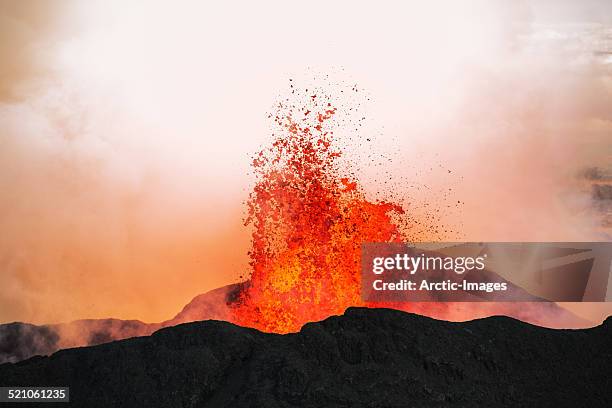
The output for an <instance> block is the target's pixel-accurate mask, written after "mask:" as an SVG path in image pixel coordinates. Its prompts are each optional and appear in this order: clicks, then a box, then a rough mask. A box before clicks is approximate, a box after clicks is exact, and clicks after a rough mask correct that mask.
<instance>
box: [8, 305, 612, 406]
mask: <svg viewBox="0 0 612 408" xmlns="http://www.w3.org/2000/svg"><path fill="white" fill-rule="evenodd" d="M611 363H612V318H608V319H607V320H606V321H605V322H604V323H603V324H602V325H601V326H598V327H595V328H591V329H581V330H554V329H546V328H542V327H537V326H532V325H529V324H527V323H522V322H520V321H517V320H514V319H511V318H507V317H490V318H485V319H480V320H474V321H470V322H464V323H451V322H446V321H438V320H433V319H430V318H427V317H423V316H419V315H413V314H407V313H403V312H399V311H395V310H389V309H361V308H350V309H347V311H346V313H345V314H344V315H343V316H338V317H331V318H328V319H326V320H324V321H321V322H317V323H309V324H307V325H305V326H304V327H303V328H302V330H301V331H300V332H299V333H296V334H288V335H277V334H265V333H261V332H259V331H256V330H254V329H247V328H242V327H239V326H235V325H233V324H230V323H226V322H221V321H203V322H196V323H188V324H180V325H178V326H175V327H168V328H164V329H161V330H159V331H157V332H155V333H154V334H152V335H151V336H148V337H138V338H132V339H128V340H122V341H115V342H112V343H107V344H103V345H98V346H93V347H84V348H77V349H68V350H62V351H59V352H57V353H55V354H53V355H52V356H50V357H34V358H32V359H29V360H26V361H22V362H20V363H17V364H11V363H6V364H2V365H0V386H17V385H40V386H52V385H53V386H69V387H70V399H71V406H75V407H88V408H89V407H111V406H112V407H145V406H146V407H166V408H168V407H295V406H300V407H412V406H414V407H438V406H440V407H441V406H449V405H456V406H512V407H516V406H537V407H548V406H550V407H560V406H561V407H563V406H568V407H569V406H571V407H575V406H588V407H608V406H612V368H611V367H612V366H611ZM26 405H27V404H26Z"/></svg>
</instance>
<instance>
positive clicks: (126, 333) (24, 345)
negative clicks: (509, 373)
mask: <svg viewBox="0 0 612 408" xmlns="http://www.w3.org/2000/svg"><path fill="white" fill-rule="evenodd" d="M243 285H244V284H232V285H227V286H223V287H221V288H217V289H214V290H212V291H209V292H206V293H203V294H201V295H198V296H196V297H194V298H193V299H192V300H191V301H190V302H189V303H188V304H187V305H185V307H184V308H183V309H182V310H181V311H180V312H179V313H177V314H176V316H174V317H173V318H172V319H169V320H166V321H163V322H160V323H144V322H141V321H139V320H121V319H85V320H76V321H73V322H70V323H62V324H51V325H33V324H28V323H21V322H15V323H8V324H2V325H0V363H4V362H13V363H14V362H18V361H21V360H25V359H28V358H30V357H33V356H37V355H42V356H46V355H50V354H52V353H54V352H56V351H58V350H60V349H66V348H72V347H82V346H92V345H97V344H102V343H108V342H111V341H115V340H121V339H126V338H130V337H137V336H147V335H150V334H152V333H153V332H155V331H157V330H159V329H161V328H165V327H170V326H175V325H178V324H181V323H188V322H194V321H200V320H210V319H212V320H224V321H229V320H230V317H231V307H230V305H231V304H232V303H233V302H234V301H235V299H236V297H237V296H238V294H239V293H240V290H241V289H242V286H243ZM474 305H476V306H474ZM447 306H448V307H447V308H445V309H440V310H439V311H438V312H437V314H436V313H432V314H431V316H433V317H438V318H448V310H449V309H452V305H451V304H447ZM455 306H456V307H458V308H459V310H461V309H460V308H461V305H459V304H456V305H455ZM466 306H472V308H471V309H470V312H469V313H470V315H466V316H465V317H464V319H466V318H468V319H469V318H477V317H483V316H488V315H490V314H492V313H494V312H495V311H497V313H499V314H506V315H509V316H512V317H514V318H516V319H520V320H523V321H526V322H531V323H533V324H538V325H540V326H546V327H556V328H585V327H589V326H591V325H592V324H591V323H590V322H588V321H585V320H583V319H581V318H579V317H578V316H576V315H574V314H572V313H571V312H569V311H567V310H565V309H563V308H561V307H560V306H558V305H557V304H555V303H550V302H534V303H522V304H517V303H475V304H468V305H463V307H466ZM413 307H414V308H415V309H417V310H418V309H419V304H413ZM429 309H430V310H432V308H431V307H429ZM460 313H461V312H459V311H458V312H457V314H458V315H459V314H460ZM457 317H459V316H457Z"/></svg>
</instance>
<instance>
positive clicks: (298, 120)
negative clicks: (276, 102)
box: [232, 95, 404, 333]
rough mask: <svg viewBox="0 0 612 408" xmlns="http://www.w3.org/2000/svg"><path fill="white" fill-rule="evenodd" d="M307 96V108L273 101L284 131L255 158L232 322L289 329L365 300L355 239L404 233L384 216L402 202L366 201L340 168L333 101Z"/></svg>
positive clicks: (392, 239) (378, 239)
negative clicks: (243, 269)
mask: <svg viewBox="0 0 612 408" xmlns="http://www.w3.org/2000/svg"><path fill="white" fill-rule="evenodd" d="M311 98H312V101H314V106H312V107H309V108H306V107H304V108H302V109H299V110H298V109H295V108H287V107H284V106H282V105H280V106H279V112H278V114H277V115H276V116H275V117H274V120H275V122H276V124H277V125H278V126H279V128H280V129H281V132H282V134H281V136H280V137H278V138H276V140H275V141H274V142H273V143H272V146H271V147H270V148H268V149H265V150H263V151H261V152H260V153H259V154H258V155H257V156H256V157H255V159H254V160H253V167H254V169H255V172H256V175H257V177H258V181H257V184H256V186H255V188H254V191H253V192H252V193H251V195H250V198H249V201H248V209H249V216H248V219H247V223H250V224H252V226H253V227H254V231H253V236H252V249H251V251H250V259H251V261H250V264H251V268H252V269H251V276H250V280H249V281H248V282H247V283H246V284H245V286H244V288H243V290H242V291H241V292H240V294H239V295H238V299H237V301H236V302H235V303H234V304H233V307H232V309H233V321H234V322H235V323H237V324H239V325H243V326H250V327H255V328H257V329H260V330H263V331H268V332H276V333H287V332H294V331H298V330H299V329H300V328H301V327H302V325H303V324H304V323H306V322H310V321H317V320H321V319H323V318H326V317H328V316H330V315H334V314H341V313H343V312H344V310H345V309H346V308H347V307H349V306H365V304H364V302H363V301H362V300H361V297H360V279H361V277H360V247H361V244H362V243H364V242H398V241H401V240H402V234H401V232H400V230H399V228H398V225H397V223H394V222H393V220H392V218H393V215H394V214H395V215H398V214H402V213H403V212H404V210H403V209H402V207H400V206H399V205H396V204H393V203H388V202H370V201H368V200H367V199H366V198H365V195H364V193H363V191H362V190H361V189H360V187H359V186H358V184H357V182H356V181H355V180H351V179H350V178H349V177H341V175H340V171H339V167H338V164H337V159H338V158H339V157H340V155H341V153H340V151H338V150H336V149H335V146H334V140H333V136H334V132H333V130H332V129H333V122H334V116H335V115H336V113H337V109H336V108H335V107H333V106H332V104H331V103H329V102H324V103H323V104H317V102H316V98H317V95H311Z"/></svg>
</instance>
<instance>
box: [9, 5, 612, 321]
mask: <svg viewBox="0 0 612 408" xmlns="http://www.w3.org/2000/svg"><path fill="white" fill-rule="evenodd" d="M611 52H612V5H611V4H610V2H608V1H605V0H601V1H599V0H591V1H584V2H573V1H552V0H550V1H545V0H542V1H516V2H502V1H465V2H457V1H433V2H431V1H411V2H385V1H383V2H370V4H369V5H365V4H363V3H358V2H320V3H318V2H308V4H307V5H305V4H301V3H292V2H291V3H288V2H263V3H262V2H257V3H250V2H244V3H235V2H231V3H230V2H228V3H223V4H215V5H212V4H205V3H204V2H195V1H193V2H191V1H180V2H170V1H165V2H162V1H148V2H137V1H131V2H120V1H88V2H78V1H69V0H58V1H54V2H35V1H30V0H28V1H18V0H0V61H2V63H1V64H0V231H2V233H1V234H0V322H6V321H14V320H22V321H29V322H34V323H43V322H45V323H48V322H58V321H67V320H73V319H77V318H84V317H91V318H94V317H110V316H112V317H117V318H138V319H141V320H144V321H160V320H164V319H167V318H169V317H171V316H172V315H174V314H175V313H176V312H177V311H178V310H180V309H181V307H182V306H183V305H184V304H185V303H186V302H188V301H189V300H190V299H191V298H192V297H193V296H195V295H196V294H199V293H202V292H205V291H207V290H210V289H213V288H215V287H218V286H221V285H224V284H227V283H231V282H235V281H236V280H237V279H238V276H239V275H241V274H242V273H243V272H244V270H245V269H246V267H247V262H248V260H247V251H248V248H249V231H248V230H246V229H245V228H244V227H243V226H242V221H243V217H244V215H245V208H244V201H245V199H246V198H247V196H248V192H249V191H250V189H251V188H252V186H253V182H254V181H253V177H252V175H250V173H249V172H250V169H249V165H250V155H251V154H253V153H254V152H256V151H258V150H259V149H260V148H261V146H263V145H265V144H266V143H267V142H269V140H270V123H269V121H268V120H267V119H266V113H267V112H269V110H270V107H271V106H272V104H274V103H275V102H276V101H277V99H278V98H279V95H280V94H282V93H283V92H285V91H286V89H287V84H288V80H289V78H292V79H293V80H294V81H296V82H299V83H300V84H302V86H304V87H307V86H308V84H310V83H316V82H317V78H320V77H321V75H325V74H329V75H330V76H332V77H333V78H335V79H337V80H338V81H344V82H346V83H358V84H359V86H360V87H361V88H363V89H365V90H366V91H367V93H368V95H369V96H370V97H371V98H370V99H371V100H370V101H369V102H368V104H367V106H366V107H365V109H366V116H367V121H365V122H364V128H363V129H362V133H363V134H371V135H373V139H374V145H373V147H372V149H374V150H376V151H379V152H382V153H384V154H387V155H389V156H390V157H391V158H392V159H393V160H392V161H391V162H390V164H389V166H388V168H386V169H385V172H388V173H389V174H390V176H391V177H395V178H396V179H397V180H401V182H399V183H398V185H397V186H396V188H397V190H398V194H399V195H401V196H403V197H407V200H409V201H411V202H415V203H421V204H422V203H425V202H431V203H432V205H444V204H445V203H446V202H445V201H444V200H443V199H441V198H440V194H439V193H440V192H441V191H446V190H447V188H452V191H453V200H455V199H456V200H458V201H461V202H463V203H464V204H463V206H462V208H461V212H449V213H448V216H447V219H446V220H445V222H446V223H448V224H450V225H454V226H456V227H457V228H460V229H461V230H462V231H463V234H464V239H465V240H506V241H507V240H557V241H560V240H568V241H570V240H610V238H611V232H610V230H609V229H608V230H606V229H605V228H602V227H601V220H600V215H599V214H597V213H596V212H595V211H594V210H593V209H592V206H591V202H590V201H589V200H590V199H589V196H588V192H585V190H584V186H583V185H581V184H580V182H578V181H576V180H575V177H574V175H575V174H576V172H577V171H578V170H580V169H581V168H583V167H585V166H597V167H601V168H604V169H610V168H612V164H611V163H612V54H611ZM332 91H333V90H332ZM346 131H348V130H346ZM349 150H350V149H349ZM348 154H349V157H351V156H350V155H351V154H353V156H352V157H353V158H354V160H355V161H356V166H357V167H358V168H359V166H360V165H361V166H362V167H361V170H362V174H361V177H362V182H363V183H364V185H365V187H366V189H370V190H371V191H375V190H376V185H375V182H374V180H375V179H376V177H377V176H378V174H376V171H377V170H376V169H370V168H368V167H367V165H366V164H365V163H364V162H360V157H362V155H363V154H364V152H363V151H361V152H360V151H355V152H350V151H349V152H348ZM448 170H451V173H449V172H448ZM406 180H408V182H406ZM416 185H419V186H426V187H423V188H415V186H416ZM575 307H577V308H578V309H577V310H578V312H579V313H581V314H583V315H585V316H587V317H589V318H592V319H594V320H597V319H600V318H601V316H603V315H604V314H607V313H610V311H611V310H610V308H609V307H608V306H603V309H602V307H595V306H592V307H591V306H589V305H581V306H575ZM602 310H603V311H602Z"/></svg>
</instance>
